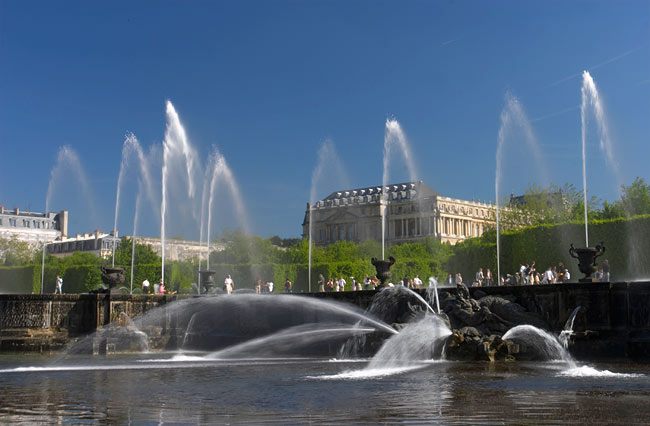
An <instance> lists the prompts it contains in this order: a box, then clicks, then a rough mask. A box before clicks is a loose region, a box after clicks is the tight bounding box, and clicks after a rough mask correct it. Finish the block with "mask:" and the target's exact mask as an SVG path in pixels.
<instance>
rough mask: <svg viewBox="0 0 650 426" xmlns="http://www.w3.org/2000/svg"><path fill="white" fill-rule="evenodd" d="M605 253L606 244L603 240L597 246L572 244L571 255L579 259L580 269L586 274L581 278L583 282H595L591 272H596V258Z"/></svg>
mask: <svg viewBox="0 0 650 426" xmlns="http://www.w3.org/2000/svg"><path fill="white" fill-rule="evenodd" d="M603 253H605V246H604V245H603V243H602V242H601V243H600V244H598V245H596V247H585V248H575V247H573V244H571V248H570V249H569V254H570V255H571V257H574V258H576V259H578V269H580V272H582V273H583V274H585V276H584V278H581V279H579V280H578V281H579V282H581V283H590V282H593V278H592V277H591V274H593V273H594V272H596V258H597V257H598V256H602V255H603Z"/></svg>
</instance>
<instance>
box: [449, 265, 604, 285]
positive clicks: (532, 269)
mask: <svg viewBox="0 0 650 426" xmlns="http://www.w3.org/2000/svg"><path fill="white" fill-rule="evenodd" d="M593 278H594V280H595V281H605V282H609V280H610V267H609V262H608V261H607V260H604V261H603V264H602V266H601V267H600V268H598V269H597V270H596V272H595V273H594V275H593ZM569 280H571V273H570V272H569V270H568V269H567V267H566V266H564V263H562V262H559V263H558V264H557V265H555V266H548V267H547V268H546V270H544V271H539V270H538V269H537V264H536V262H535V261H534V260H533V261H532V262H531V263H528V264H527V263H520V264H519V270H518V271H516V272H515V273H514V274H506V276H505V277H503V276H502V277H501V278H500V280H499V281H498V282H495V281H494V279H493V277H492V272H491V271H490V269H486V271H485V273H484V272H483V268H478V271H477V272H476V276H475V278H474V281H472V283H471V286H474V287H483V286H493V285H500V286H502V285H538V284H560V283H564V282H567V281H569ZM460 283H463V278H462V276H461V274H460V273H458V274H456V275H455V276H453V277H452V275H451V274H449V275H448V276H447V280H446V281H445V284H447V285H454V284H460Z"/></svg>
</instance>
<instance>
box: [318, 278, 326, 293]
mask: <svg viewBox="0 0 650 426" xmlns="http://www.w3.org/2000/svg"><path fill="white" fill-rule="evenodd" d="M318 291H320V292H321V293H324V292H325V277H324V276H323V274H318Z"/></svg>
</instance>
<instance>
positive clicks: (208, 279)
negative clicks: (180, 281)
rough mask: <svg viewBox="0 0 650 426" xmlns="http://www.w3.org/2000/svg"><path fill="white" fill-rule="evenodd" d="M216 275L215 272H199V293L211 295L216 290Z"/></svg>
mask: <svg viewBox="0 0 650 426" xmlns="http://www.w3.org/2000/svg"><path fill="white" fill-rule="evenodd" d="M214 274H216V272H215V271H209V270H206V271H199V277H200V279H201V282H200V288H199V291H200V292H201V293H210V292H211V291H212V289H213V288H214V279H213V278H212V277H214Z"/></svg>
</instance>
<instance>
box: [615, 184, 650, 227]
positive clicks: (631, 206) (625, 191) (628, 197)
mask: <svg viewBox="0 0 650 426" xmlns="http://www.w3.org/2000/svg"><path fill="white" fill-rule="evenodd" d="M621 193H622V195H621V201H620V203H621V207H622V209H623V210H624V211H625V213H626V214H627V216H628V217H629V216H637V215H642V214H650V185H648V184H646V183H645V179H643V178H640V177H638V176H637V177H636V179H634V182H633V183H632V185H630V186H626V185H621Z"/></svg>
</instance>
